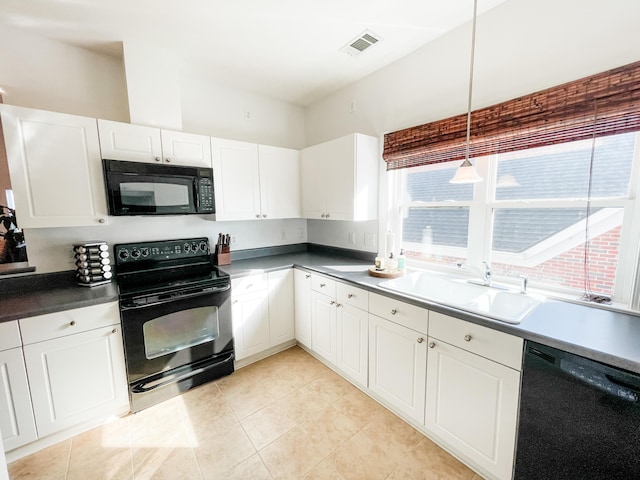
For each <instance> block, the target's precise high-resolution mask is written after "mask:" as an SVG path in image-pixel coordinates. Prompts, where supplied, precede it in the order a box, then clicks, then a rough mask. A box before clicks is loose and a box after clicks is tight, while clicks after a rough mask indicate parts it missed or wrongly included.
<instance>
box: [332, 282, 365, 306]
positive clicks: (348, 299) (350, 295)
mask: <svg viewBox="0 0 640 480" xmlns="http://www.w3.org/2000/svg"><path fill="white" fill-rule="evenodd" d="M336 298H337V300H338V303H341V304H342V305H351V306H352V307H356V308H359V309H360V310H365V311H368V310H369V292H367V291H366V290H363V289H362V288H358V287H354V286H352V285H348V284H346V283H340V282H338V283H337V284H336Z"/></svg>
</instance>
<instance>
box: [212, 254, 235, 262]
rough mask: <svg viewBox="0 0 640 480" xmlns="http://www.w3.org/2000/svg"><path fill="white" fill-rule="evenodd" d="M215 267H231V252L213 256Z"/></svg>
mask: <svg viewBox="0 0 640 480" xmlns="http://www.w3.org/2000/svg"><path fill="white" fill-rule="evenodd" d="M213 263H214V264H215V265H231V252H222V253H216V254H214V255H213Z"/></svg>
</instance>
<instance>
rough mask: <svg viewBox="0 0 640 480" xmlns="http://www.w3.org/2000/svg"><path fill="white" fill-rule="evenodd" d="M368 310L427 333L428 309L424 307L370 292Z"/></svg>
mask: <svg viewBox="0 0 640 480" xmlns="http://www.w3.org/2000/svg"><path fill="white" fill-rule="evenodd" d="M369 312H370V313H373V314H374V315H377V316H379V317H382V318H386V319H387V320H390V321H392V322H394V323H397V324H399V325H404V326H405V327H407V328H411V329H412V330H415V331H417V332H420V333H424V334H425V335H426V334H427V324H428V322H429V311H428V310H425V309H424V308H420V307H416V306H415V305H410V304H408V303H404V302H401V301H399V300H396V299H394V298H390V297H385V296H383V295H378V294H375V293H372V294H370V295H369Z"/></svg>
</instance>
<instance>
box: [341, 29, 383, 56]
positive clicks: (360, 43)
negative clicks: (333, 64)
mask: <svg viewBox="0 0 640 480" xmlns="http://www.w3.org/2000/svg"><path fill="white" fill-rule="evenodd" d="M380 40H382V38H381V37H380V36H379V35H376V34H375V33H373V32H371V31H369V30H365V31H364V32H362V33H361V34H360V35H358V36H357V37H356V38H354V39H353V40H351V41H350V42H349V43H347V44H346V45H345V46H344V47H342V48H341V49H340V51H341V52H344V53H348V54H349V55H352V56H355V55H360V54H361V53H362V52H364V51H365V50H366V49H367V48H369V47H371V46H373V45H375V44H376V43H378V42H379V41H380Z"/></svg>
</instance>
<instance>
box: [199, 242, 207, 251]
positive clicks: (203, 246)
mask: <svg viewBox="0 0 640 480" xmlns="http://www.w3.org/2000/svg"><path fill="white" fill-rule="evenodd" d="M200 250H202V251H203V252H206V251H207V242H200Z"/></svg>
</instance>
